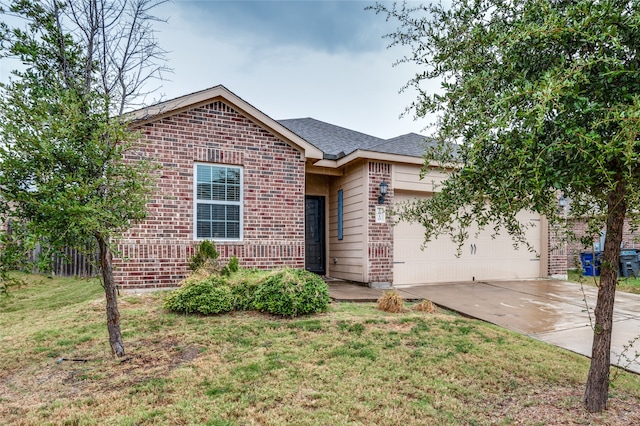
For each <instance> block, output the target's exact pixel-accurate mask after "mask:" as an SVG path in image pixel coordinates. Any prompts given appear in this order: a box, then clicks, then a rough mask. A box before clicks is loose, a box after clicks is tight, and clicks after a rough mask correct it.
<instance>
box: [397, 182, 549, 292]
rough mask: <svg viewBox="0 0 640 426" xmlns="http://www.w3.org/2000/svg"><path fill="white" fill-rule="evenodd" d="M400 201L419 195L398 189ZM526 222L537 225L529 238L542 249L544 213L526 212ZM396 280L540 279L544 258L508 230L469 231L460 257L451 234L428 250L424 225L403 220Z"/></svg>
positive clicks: (521, 216)
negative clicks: (495, 233)
mask: <svg viewBox="0 0 640 426" xmlns="http://www.w3.org/2000/svg"><path fill="white" fill-rule="evenodd" d="M394 198H395V200H396V202H402V201H407V200H410V199H414V198H415V196H412V195H410V194H403V193H400V192H396V194H395V196H394ZM519 218H520V220H521V221H523V223H528V222H531V223H534V224H535V225H536V226H535V227H531V228H529V230H528V231H527V240H528V241H529V243H530V244H531V245H533V247H534V248H535V249H536V253H539V252H540V235H541V232H540V216H539V215H537V214H532V213H523V214H521V215H520V216H519ZM393 234H394V248H393V254H394V258H393V261H394V262H393V283H394V285H407V284H420V283H439V282H454V281H472V280H504V279H524V278H537V277H539V276H540V259H539V258H538V257H537V254H536V253H532V252H530V251H528V250H527V248H526V247H520V248H519V249H515V248H514V247H513V240H512V239H511V237H510V236H509V235H508V234H506V232H505V233H504V235H503V234H501V235H499V236H497V237H496V238H492V237H491V232H490V231H483V232H482V233H480V235H478V236H477V237H475V236H474V231H473V230H470V231H469V236H470V238H469V240H468V241H467V242H466V243H465V245H464V247H463V249H462V253H461V255H460V257H456V245H455V244H454V243H452V242H451V240H450V239H449V237H448V236H445V235H443V236H441V237H440V238H438V239H435V240H433V241H431V242H430V243H429V244H428V246H427V247H425V249H424V250H421V249H420V246H421V245H422V242H423V241H424V228H422V226H421V225H419V224H408V223H406V222H400V223H399V224H397V225H396V226H395V228H394V231H393Z"/></svg>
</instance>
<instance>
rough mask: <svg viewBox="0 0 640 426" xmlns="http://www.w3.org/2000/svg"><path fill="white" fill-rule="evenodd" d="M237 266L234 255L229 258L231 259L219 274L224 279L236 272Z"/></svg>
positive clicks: (236, 259)
mask: <svg viewBox="0 0 640 426" xmlns="http://www.w3.org/2000/svg"><path fill="white" fill-rule="evenodd" d="M238 264H239V261H238V258H237V257H236V256H235V255H233V256H231V259H229V263H227V265H226V266H225V267H223V268H222V269H221V270H220V274H221V275H224V276H226V277H230V276H231V275H233V274H235V273H236V272H238Z"/></svg>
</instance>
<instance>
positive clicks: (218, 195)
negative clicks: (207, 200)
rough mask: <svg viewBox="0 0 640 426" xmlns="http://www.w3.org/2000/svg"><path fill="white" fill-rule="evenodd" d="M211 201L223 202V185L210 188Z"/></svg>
mask: <svg viewBox="0 0 640 426" xmlns="http://www.w3.org/2000/svg"><path fill="white" fill-rule="evenodd" d="M211 199H212V200H216V201H225V197H224V185H212V186H211Z"/></svg>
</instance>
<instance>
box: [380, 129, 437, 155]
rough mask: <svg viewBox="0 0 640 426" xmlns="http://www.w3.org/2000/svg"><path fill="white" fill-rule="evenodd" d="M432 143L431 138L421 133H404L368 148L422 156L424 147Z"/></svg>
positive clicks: (388, 152)
mask: <svg viewBox="0 0 640 426" xmlns="http://www.w3.org/2000/svg"><path fill="white" fill-rule="evenodd" d="M433 144H434V142H433V141H432V140H430V139H427V138H426V137H425V136H423V135H419V134H417V133H407V134H406V135H402V136H396V137H395V138H391V139H387V140H386V141H384V142H383V143H381V144H380V145H376V146H374V147H371V148H369V151H375V152H384V153H387V154H400V155H408V156H410V157H422V154H424V150H425V148H426V147H427V146H428V145H433Z"/></svg>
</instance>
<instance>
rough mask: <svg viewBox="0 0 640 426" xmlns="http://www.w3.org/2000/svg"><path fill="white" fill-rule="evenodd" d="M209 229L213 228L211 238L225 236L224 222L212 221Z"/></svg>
mask: <svg viewBox="0 0 640 426" xmlns="http://www.w3.org/2000/svg"><path fill="white" fill-rule="evenodd" d="M211 229H212V230H213V238H227V235H226V232H225V226H224V222H213V223H212V224H211Z"/></svg>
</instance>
